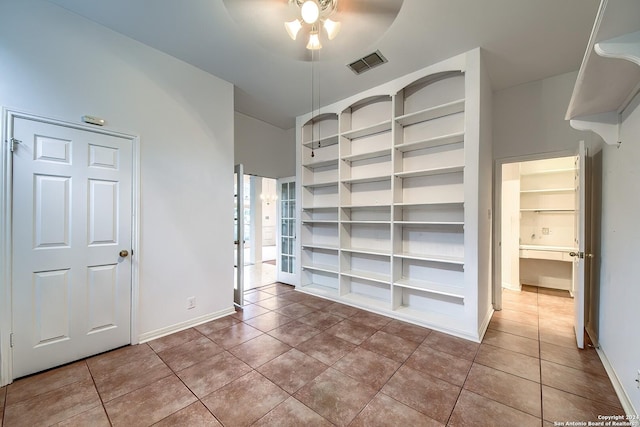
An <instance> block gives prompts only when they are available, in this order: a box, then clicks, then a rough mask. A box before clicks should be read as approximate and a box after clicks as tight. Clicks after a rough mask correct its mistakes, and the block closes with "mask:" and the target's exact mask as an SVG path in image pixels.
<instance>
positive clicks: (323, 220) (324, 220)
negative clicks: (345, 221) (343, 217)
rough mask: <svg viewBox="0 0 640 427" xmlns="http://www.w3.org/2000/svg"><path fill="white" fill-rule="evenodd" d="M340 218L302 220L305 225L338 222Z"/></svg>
mask: <svg viewBox="0 0 640 427" xmlns="http://www.w3.org/2000/svg"><path fill="white" fill-rule="evenodd" d="M337 223H338V220H337V219H303V220H302V224H303V225H307V224H310V225H314V224H337Z"/></svg>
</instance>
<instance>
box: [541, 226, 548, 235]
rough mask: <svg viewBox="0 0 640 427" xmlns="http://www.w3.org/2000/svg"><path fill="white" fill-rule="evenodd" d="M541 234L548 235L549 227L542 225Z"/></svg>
mask: <svg viewBox="0 0 640 427" xmlns="http://www.w3.org/2000/svg"><path fill="white" fill-rule="evenodd" d="M542 235H544V236H548V235H549V229H548V228H547V227H544V228H543V229H542Z"/></svg>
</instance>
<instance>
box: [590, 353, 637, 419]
mask: <svg viewBox="0 0 640 427" xmlns="http://www.w3.org/2000/svg"><path fill="white" fill-rule="evenodd" d="M596 351H597V352H598V356H600V360H601V361H602V365H603V366H604V369H605V371H607V375H608V376H609V379H610V380H611V384H612V385H613V389H614V390H615V391H616V395H617V396H618V399H620V404H621V405H622V409H624V413H625V414H627V416H628V418H629V421H630V422H631V425H632V426H634V427H638V426H640V419H638V413H637V412H636V410H635V408H634V407H633V404H632V403H631V399H629V396H628V395H627V392H626V391H625V389H624V387H623V386H622V383H621V382H620V379H619V378H618V375H617V374H616V371H615V369H613V366H612V365H611V362H609V359H608V358H607V355H606V354H605V352H604V350H602V347H596Z"/></svg>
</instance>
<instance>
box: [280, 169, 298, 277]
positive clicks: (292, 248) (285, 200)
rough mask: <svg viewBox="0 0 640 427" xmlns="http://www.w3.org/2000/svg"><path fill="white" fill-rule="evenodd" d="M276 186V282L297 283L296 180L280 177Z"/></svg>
mask: <svg viewBox="0 0 640 427" xmlns="http://www.w3.org/2000/svg"><path fill="white" fill-rule="evenodd" d="M276 185H277V187H278V200H279V201H280V203H279V204H278V238H277V243H278V251H277V252H278V254H277V257H276V267H277V273H276V278H277V280H278V282H282V283H287V284H290V285H296V284H297V276H296V268H297V260H296V253H297V246H296V242H297V239H296V209H297V206H296V182H295V177H290V178H280V179H278V181H277V184H276Z"/></svg>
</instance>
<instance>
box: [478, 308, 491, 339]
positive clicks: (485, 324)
mask: <svg viewBox="0 0 640 427" xmlns="http://www.w3.org/2000/svg"><path fill="white" fill-rule="evenodd" d="M493 313H495V310H494V309H493V307H491V306H489V310H488V311H487V315H486V316H485V317H484V319H483V320H482V323H481V324H480V327H479V328H478V342H482V340H483V339H484V334H485V333H486V332H487V329H489V323H491V318H492V317H493Z"/></svg>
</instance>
